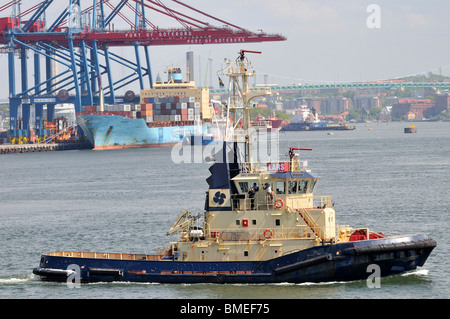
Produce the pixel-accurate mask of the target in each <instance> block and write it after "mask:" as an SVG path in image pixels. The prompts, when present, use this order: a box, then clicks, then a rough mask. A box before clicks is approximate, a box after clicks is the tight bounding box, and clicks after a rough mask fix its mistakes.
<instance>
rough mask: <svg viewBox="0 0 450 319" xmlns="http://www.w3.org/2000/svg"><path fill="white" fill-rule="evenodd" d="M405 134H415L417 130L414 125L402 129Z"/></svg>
mask: <svg viewBox="0 0 450 319" xmlns="http://www.w3.org/2000/svg"><path fill="white" fill-rule="evenodd" d="M404 132H405V133H417V128H416V127H415V126H414V125H411V126H408V127H405V129H404Z"/></svg>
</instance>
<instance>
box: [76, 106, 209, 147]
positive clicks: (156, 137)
mask: <svg viewBox="0 0 450 319" xmlns="http://www.w3.org/2000/svg"><path fill="white" fill-rule="evenodd" d="M78 122H79V123H80V124H79V126H80V127H81V129H82V130H83V133H84V134H85V135H86V136H87V138H88V140H89V142H90V143H91V144H92V147H93V149H94V150H102V149H120V148H141V147H159V146H172V145H175V144H177V143H179V142H182V141H183V139H184V138H185V137H186V136H190V135H192V134H195V133H198V130H199V128H198V126H196V125H185V126H178V125H177V126H159V127H148V126H147V124H146V123H145V121H144V119H142V118H136V119H135V118H127V117H123V116H120V115H107V114H82V115H78ZM207 130H208V126H207V124H203V125H202V127H201V131H202V132H206V131H207Z"/></svg>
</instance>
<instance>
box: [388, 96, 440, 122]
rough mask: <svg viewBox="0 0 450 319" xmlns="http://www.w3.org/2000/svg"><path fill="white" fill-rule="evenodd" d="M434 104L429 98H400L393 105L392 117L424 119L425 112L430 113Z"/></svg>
mask: <svg viewBox="0 0 450 319" xmlns="http://www.w3.org/2000/svg"><path fill="white" fill-rule="evenodd" d="M434 106H435V104H434V103H433V102H432V101H431V100H429V99H399V100H398V102H397V103H395V104H394V105H392V110H391V117H392V118H393V119H395V118H402V119H405V120H411V119H414V120H423V119H424V118H425V116H424V112H425V114H427V115H429V114H430V113H431V112H430V111H431V110H430V109H431V108H434ZM427 111H428V112H427ZM411 113H412V114H413V115H412V114H411Z"/></svg>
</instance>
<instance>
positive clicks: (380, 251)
mask: <svg viewBox="0 0 450 319" xmlns="http://www.w3.org/2000/svg"><path fill="white" fill-rule="evenodd" d="M246 52H248V51H241V54H240V56H239V57H238V59H237V60H236V61H235V62H231V61H228V62H227V67H226V69H225V70H224V73H225V75H228V76H229V77H230V80H231V81H230V91H231V92H233V95H232V97H231V98H230V99H229V101H231V103H229V104H228V109H227V110H228V114H227V118H228V117H231V118H232V120H233V125H234V128H235V129H234V132H233V134H232V136H228V138H226V140H225V142H224V143H223V145H221V147H220V151H219V152H217V153H216V154H215V163H214V164H213V165H212V166H211V167H210V168H209V170H210V172H211V176H210V177H208V179H207V183H208V186H209V189H208V191H207V195H206V199H205V209H204V211H203V212H200V213H198V214H193V213H192V212H190V211H181V213H180V214H179V216H178V217H177V218H176V220H175V221H174V223H173V225H172V226H171V227H170V229H169V230H168V232H167V234H168V235H170V236H176V240H173V241H171V242H170V243H169V246H168V247H167V248H164V249H160V250H158V251H157V253H156V254H124V253H95V252H73V251H60V252H52V253H46V254H43V255H42V256H41V261H40V264H39V267H37V268H35V269H34V270H33V273H34V274H36V275H38V276H40V277H41V278H42V279H43V280H56V281H67V280H68V279H70V280H72V279H73V278H79V280H80V281H81V282H97V281H106V282H108V281H130V282H163V283H277V282H292V283H300V282H326V281H344V280H358V279H366V278H367V277H368V276H369V275H370V273H368V267H369V266H371V265H376V266H377V267H379V270H380V272H379V274H380V275H381V276H387V275H391V274H398V273H401V272H405V271H409V270H413V269H416V268H417V267H421V266H423V265H424V263H425V261H426V260H427V258H428V256H429V255H430V253H431V251H432V250H433V248H434V247H435V246H436V242H435V241H434V240H433V239H431V238H429V237H427V236H426V235H404V236H387V235H384V234H382V233H380V232H375V231H372V230H369V229H368V228H367V227H363V228H356V229H355V228H352V227H350V226H343V225H338V224H337V221H336V216H335V211H334V207H333V206H334V205H333V204H332V201H331V198H330V197H329V196H315V195H314V193H315V190H316V187H317V184H318V180H319V177H318V176H317V175H316V174H314V173H313V172H312V171H311V170H310V169H309V167H308V165H307V162H306V161H303V160H300V156H299V154H298V152H299V151H310V149H301V148H294V147H291V148H289V150H288V153H287V154H288V155H287V156H288V157H287V159H285V160H280V159H273V160H270V161H261V160H257V154H258V153H257V152H255V147H256V148H258V147H261V145H254V140H253V134H254V133H255V130H252V128H251V125H250V124H251V120H250V116H249V109H250V103H249V102H250V101H251V100H252V99H253V98H254V97H256V96H258V95H260V94H263V93H261V92H250V91H249V90H248V79H249V77H250V76H253V75H255V73H254V71H253V67H252V64H251V63H250V62H249V61H247V60H246V57H245V53H246ZM237 97H241V98H242V100H238V99H237ZM239 123H241V124H242V126H239ZM227 132H228V130H227Z"/></svg>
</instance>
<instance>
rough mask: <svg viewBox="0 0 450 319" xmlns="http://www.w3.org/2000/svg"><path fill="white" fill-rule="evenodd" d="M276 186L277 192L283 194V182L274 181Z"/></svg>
mask: <svg viewBox="0 0 450 319" xmlns="http://www.w3.org/2000/svg"><path fill="white" fill-rule="evenodd" d="M276 186H277V194H285V193H286V192H285V189H284V182H277V183H276Z"/></svg>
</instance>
